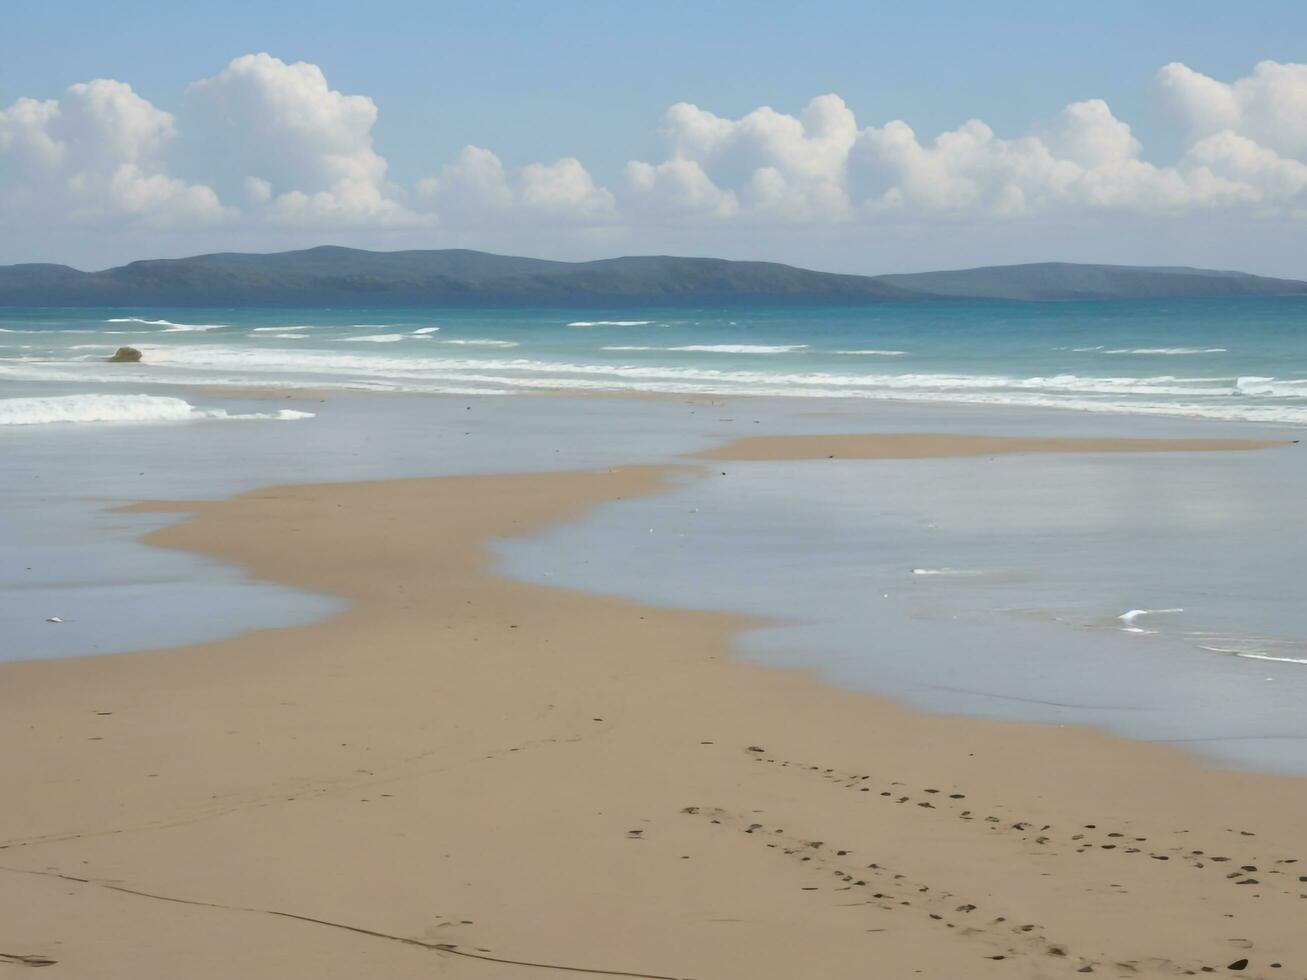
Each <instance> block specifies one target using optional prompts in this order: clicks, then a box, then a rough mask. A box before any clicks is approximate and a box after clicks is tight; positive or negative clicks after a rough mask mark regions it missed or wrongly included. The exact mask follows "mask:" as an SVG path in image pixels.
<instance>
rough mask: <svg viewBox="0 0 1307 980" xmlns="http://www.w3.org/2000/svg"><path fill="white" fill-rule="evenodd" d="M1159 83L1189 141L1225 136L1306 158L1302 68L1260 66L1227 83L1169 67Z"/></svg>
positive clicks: (1306, 69)
mask: <svg viewBox="0 0 1307 980" xmlns="http://www.w3.org/2000/svg"><path fill="white" fill-rule="evenodd" d="M1158 81H1159V83H1160V84H1161V87H1162V91H1163V92H1164V93H1165V94H1166V96H1167V97H1168V98H1169V100H1170V103H1171V105H1172V107H1173V108H1174V109H1175V110H1176V111H1177V112H1178V113H1179V114H1180V115H1181V117H1182V118H1183V119H1184V121H1185V122H1186V123H1187V124H1188V126H1189V129H1190V133H1191V134H1192V136H1193V137H1194V138H1196V139H1201V138H1202V137H1205V136H1212V135H1215V134H1216V133H1220V132H1223V131H1229V132H1233V133H1237V134H1238V135H1240V136H1246V137H1247V138H1248V139H1250V140H1252V141H1254V142H1255V143H1258V144H1260V145H1262V146H1265V147H1267V148H1269V149H1272V150H1274V151H1275V152H1276V153H1279V154H1281V155H1282V156H1289V157H1296V158H1298V159H1300V160H1301V159H1303V158H1304V157H1307V65H1297V64H1288V65H1282V64H1279V63H1278V62H1274V61H1263V62H1261V63H1260V64H1258V65H1257V66H1256V67H1255V68H1254V69H1253V73H1252V74H1251V75H1248V76H1247V77H1245V78H1240V79H1238V80H1237V81H1235V82H1233V83H1230V84H1227V83H1225V82H1219V81H1217V80H1216V79H1214V78H1209V77H1208V76H1206V75H1204V74H1202V73H1200V72H1197V71H1194V70H1193V69H1192V68H1190V67H1188V66H1187V65H1183V64H1181V63H1180V62H1172V63H1171V64H1169V65H1166V66H1165V67H1164V68H1162V70H1161V71H1160V72H1158Z"/></svg>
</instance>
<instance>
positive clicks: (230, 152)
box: [187, 54, 423, 227]
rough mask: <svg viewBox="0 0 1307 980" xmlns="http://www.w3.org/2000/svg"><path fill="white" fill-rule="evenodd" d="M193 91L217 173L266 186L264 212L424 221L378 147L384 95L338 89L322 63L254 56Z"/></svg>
mask: <svg viewBox="0 0 1307 980" xmlns="http://www.w3.org/2000/svg"><path fill="white" fill-rule="evenodd" d="M187 95H188V96H189V98H190V111H191V120H190V121H191V122H192V123H193V125H194V127H195V135H194V141H195V142H194V146H195V147H196V148H197V150H198V154H197V155H200V156H203V157H204V158H205V159H208V160H210V161H214V162H215V163H216V165H217V166H218V167H219V169H220V173H219V174H218V175H217V178H216V179H217V180H219V181H221V180H223V179H226V180H240V181H242V182H243V184H244V187H245V189H246V191H247V193H248V192H249V190H250V189H251V188H258V189H259V190H258V191H257V192H256V193H254V194H253V195H251V196H252V197H254V198H255V199H256V200H257V199H258V198H260V197H261V198H263V200H264V201H266V202H267V211H266V212H265V216H266V217H268V218H271V219H272V220H275V221H280V222H285V223H289V224H305V225H325V226H346V227H348V226H353V225H364V226H378V225H379V226H386V225H404V224H413V223H420V222H421V221H422V220H423V219H422V218H421V216H419V215H417V214H415V213H413V212H412V211H410V210H409V209H407V208H406V207H405V206H404V204H403V202H402V201H401V200H400V194H399V191H398V189H397V188H394V187H392V186H391V185H390V184H388V182H387V180H386V170H387V166H386V160H385V158H384V157H382V156H381V155H380V154H379V153H377V152H376V150H375V149H374V148H373V144H372V127H373V126H374V125H375V124H376V121H377V106H376V103H374V102H373V101H372V100H371V99H370V98H368V97H367V96H364V95H344V94H342V93H341V92H338V91H336V90H334V89H332V88H331V87H330V86H329V85H328V84H327V78H326V76H325V75H324V74H323V72H322V69H321V68H319V67H318V66H317V65H313V64H309V63H307V62H303V61H299V62H296V63H294V64H287V63H286V62H284V61H282V60H281V59H279V58H274V57H272V56H271V55H269V54H247V55H244V56H242V57H239V58H236V59H234V60H233V61H232V62H231V63H230V64H229V65H227V67H226V68H224V69H223V70H222V71H220V72H219V73H218V74H216V75H214V76H213V77H211V78H206V79H203V80H201V81H198V82H195V83H193V84H192V85H191V86H190V87H189V88H188V89H187ZM264 189H266V191H267V193H266V194H264V193H263V190H264Z"/></svg>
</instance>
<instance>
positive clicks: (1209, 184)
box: [0, 54, 1307, 248]
mask: <svg viewBox="0 0 1307 980" xmlns="http://www.w3.org/2000/svg"><path fill="white" fill-rule="evenodd" d="M1157 86H1158V88H1159V90H1160V92H1161V93H1162V95H1163V97H1164V98H1163V102H1164V105H1165V106H1166V107H1167V109H1168V111H1169V112H1170V113H1171V114H1172V116H1173V118H1174V119H1175V120H1177V121H1178V122H1179V124H1180V126H1181V128H1182V129H1183V130H1184V132H1185V134H1186V135H1185V138H1184V140H1183V143H1182V145H1181V146H1180V148H1179V152H1178V153H1176V154H1175V155H1174V156H1173V157H1172V158H1170V159H1166V160H1159V159H1156V158H1153V157H1152V156H1150V154H1149V153H1148V152H1147V150H1148V148H1147V147H1146V146H1145V144H1144V142H1143V141H1142V140H1141V139H1140V137H1139V134H1137V133H1136V132H1135V131H1134V130H1133V129H1132V128H1131V126H1130V124H1129V122H1128V121H1126V120H1125V119H1122V118H1119V117H1117V115H1116V114H1115V113H1114V112H1113V111H1112V108H1111V107H1110V106H1109V105H1108V104H1107V103H1106V102H1105V101H1103V100H1102V99H1096V98H1087V99H1084V100H1082V101H1077V102H1073V103H1071V104H1070V105H1067V106H1066V107H1065V108H1063V109H1062V110H1061V111H1060V112H1058V113H1056V114H1055V115H1054V116H1053V117H1052V118H1049V119H1045V120H1042V121H1035V122H1033V123H1032V124H1031V125H1030V126H1029V127H1028V128H1026V129H1025V130H1024V131H1019V132H1015V133H998V132H995V131H994V129H993V128H991V127H990V126H989V125H988V124H986V123H985V122H983V121H982V120H979V119H971V120H968V121H967V122H965V123H963V124H962V125H960V126H958V127H956V128H954V129H950V130H947V131H945V132H941V133H936V134H925V135H923V134H919V133H918V132H917V131H916V130H914V129H913V127H912V126H910V125H909V124H908V122H906V121H904V120H902V119H894V118H890V119H888V120H884V119H876V120H864V121H862V122H860V121H859V120H858V119H857V118H856V117H855V115H854V111H853V109H852V108H851V107H850V106H849V105H848V104H846V103H845V101H844V100H843V99H842V98H840V97H839V96H838V95H835V94H826V95H820V96H818V97H817V98H814V99H812V100H811V101H810V102H808V103H807V105H806V106H803V107H802V108H801V109H800V110H799V111H797V112H795V113H787V112H783V111H780V110H778V109H775V108H772V107H770V106H762V107H760V108H757V109H753V110H752V111H749V112H746V113H743V114H742V115H740V116H738V117H734V118H732V117H729V116H723V115H719V114H717V113H715V112H713V111H711V110H710V109H707V108H703V107H700V106H698V105H695V104H693V103H691V102H678V103H676V104H674V105H672V106H671V107H670V108H669V109H668V110H667V111H666V113H665V114H664V116H663V118H662V120H661V124H660V125H659V130H660V134H661V137H662V140H663V142H664V147H665V150H664V152H663V153H661V154H658V155H656V156H654V157H653V158H652V159H649V160H630V161H629V162H627V163H626V164H625V166H624V167H622V168H621V169H620V172H618V173H616V174H614V175H613V183H612V189H609V187H607V186H605V182H604V181H602V180H600V179H598V177H597V176H596V175H595V174H594V173H592V172H591V171H590V170H588V169H587V167H586V166H585V164H584V163H583V162H582V160H581V159H580V158H578V157H576V156H563V157H562V158H560V159H557V160H554V161H553V162H545V161H538V162H528V163H525V164H524V165H520V166H510V165H506V164H505V163H504V161H503V160H501V159H500V157H499V156H498V155H497V154H496V153H495V152H493V150H491V149H487V148H484V147H478V146H466V147H464V148H463V149H462V150H461V151H460V152H459V153H458V155H457V156H456V157H455V158H454V159H453V160H451V161H449V162H448V163H445V164H444V165H443V166H442V167H440V168H439V169H438V170H437V171H436V172H434V173H433V174H432V175H431V176H428V177H425V178H423V179H421V180H418V181H416V182H415V183H414V184H412V185H410V186H407V187H406V186H403V185H401V184H400V183H398V182H396V181H395V180H393V179H392V178H391V177H390V174H389V167H388V164H387V160H386V158H385V157H384V156H382V155H381V153H380V152H379V151H378V148H377V147H376V145H375V142H374V131H375V129H376V124H377V120H378V116H379V109H378V106H377V105H376V103H375V102H373V100H372V99H371V98H369V97H367V96H366V95H361V94H346V93H343V92H341V91H338V90H336V89H333V88H332V87H331V85H330V84H329V82H328V79H327V77H326V75H325V74H324V73H323V71H322V69H321V68H320V67H318V66H317V65H313V64H309V63H306V62H296V63H288V62H285V61H282V60H280V59H278V58H276V57H273V56H272V55H269V54H248V55H243V56H241V57H238V58H235V59H234V60H232V61H231V62H230V63H229V64H227V65H226V67H224V68H222V69H221V70H220V71H218V72H217V73H216V74H213V75H211V76H209V77H206V78H202V79H200V80H199V81H196V82H194V83H193V84H191V85H190V86H189V87H188V88H187V89H186V90H185V98H184V100H182V107H181V108H180V109H178V114H177V115H176V116H174V115H173V114H172V113H170V112H167V111H164V110H163V109H160V108H159V107H157V106H156V105H154V104H152V103H151V102H150V101H148V100H147V99H145V98H144V97H142V96H141V95H139V94H138V93H136V92H135V91H133V89H132V87H131V86H130V85H128V84H127V83H125V82H122V81H114V80H110V79H96V80H93V81H89V82H84V83H79V84H76V85H73V86H71V87H70V88H68V89H67V90H66V91H65V92H64V93H63V94H62V95H61V96H59V97H58V98H55V99H47V100H40V99H33V98H19V99H17V100H16V101H14V102H13V103H12V104H10V105H9V106H7V107H3V108H0V226H3V227H6V228H18V227H21V228H23V229H25V230H27V229H42V230H45V231H47V232H50V233H52V234H53V232H54V230H57V229H60V228H63V229H70V230H72V229H76V230H81V229H85V228H100V229H106V230H109V231H116V230H118V229H128V230H130V229H157V230H162V229H169V230H170V233H172V232H176V231H177V230H179V229H180V230H186V229H193V230H202V229H212V228H214V227H215V226H221V227H223V228H226V229H248V230H249V233H250V234H251V235H253V234H258V235H259V236H260V237H261V240H262V239H263V238H264V237H266V240H268V241H270V242H271V241H277V242H291V241H293V242H296V243H298V242H302V241H304V240H306V238H307V237H308V236H309V235H310V234H311V233H316V232H320V231H324V230H333V231H334V230H341V231H343V232H347V233H350V234H352V235H355V236H356V237H362V238H366V240H367V241H368V242H369V243H379V242H382V241H384V240H386V238H385V236H396V237H398V236H400V235H406V236H408V237H407V239H405V241H406V243H413V244H421V243H422V242H424V241H426V240H427V239H426V238H423V237H421V236H424V235H426V234H427V231H426V230H427V229H428V228H431V229H436V228H438V229H440V234H442V235H444V236H445V237H446V238H447V239H448V240H450V241H451V242H453V241H459V240H462V239H465V238H475V239H476V240H478V241H479V242H481V243H483V244H485V243H488V242H489V241H494V242H496V243H499V247H508V248H511V247H514V244H515V243H518V242H522V241H533V240H534V239H533V238H532V236H533V235H534V234H535V232H537V231H539V232H541V233H545V234H546V237H548V236H552V237H549V240H550V241H565V240H571V241H577V242H580V241H590V242H593V241H596V240H598V238H597V237H596V236H601V237H602V236H607V238H606V239H605V240H610V239H611V238H612V237H614V236H622V237H623V238H624V240H625V241H627V242H629V243H630V244H631V245H634V246H635V247H647V246H648V244H649V243H651V242H653V241H659V242H663V243H665V242H669V241H680V242H683V243H685V242H692V243H694V245H695V246H696V247H697V246H698V245H699V244H700V242H707V241H708V240H709V239H708V238H707V237H706V236H709V235H716V236H721V237H720V238H719V239H717V240H721V241H729V240H732V239H729V238H727V237H726V236H728V235H730V234H735V235H736V237H735V238H734V239H733V241H735V242H744V241H747V242H749V243H750V244H751V247H752V243H754V242H756V241H758V240H759V239H758V238H757V236H758V235H759V234H763V233H766V231H767V230H768V229H773V230H774V233H775V234H776V235H778V236H781V235H789V233H790V231H791V230H794V229H799V228H803V229H807V231H806V232H805V234H808V235H811V236H813V238H812V240H814V241H832V242H834V241H850V240H853V239H854V237H856V236H859V235H861V236H863V238H864V239H866V238H867V236H868V235H870V234H874V233H875V230H876V229H880V228H886V227H895V228H905V227H908V226H913V225H915V226H920V227H922V228H928V227H930V226H931V225H932V224H933V223H938V222H949V223H951V224H952V225H953V226H955V227H961V225H962V224H964V223H970V224H972V225H975V226H977V227H979V226H981V225H987V224H988V225H994V224H997V225H1000V226H1002V227H1008V228H1010V227H1012V226H1013V223H1015V222H1024V223H1026V225H1027V226H1029V227H1033V228H1037V227H1040V226H1041V225H1040V222H1041V221H1043V222H1045V225H1044V226H1046V227H1052V226H1053V225H1052V223H1059V222H1060V223H1061V225H1062V226H1065V227H1070V226H1072V225H1073V223H1074V222H1075V221H1077V220H1080V219H1084V218H1087V217H1090V216H1098V217H1104V218H1113V219H1117V220H1120V221H1121V222H1122V223H1123V224H1122V227H1124V222H1126V221H1127V220H1128V221H1131V222H1140V221H1142V222H1154V223H1158V222H1161V223H1163V224H1158V225H1157V226H1158V227H1164V223H1165V222H1170V221H1175V220H1181V219H1186V218H1193V217H1195V216H1224V218H1226V219H1229V220H1231V221H1233V220H1235V219H1236V218H1249V219H1256V220H1258V221H1261V220H1262V219H1266V218H1277V219H1283V220H1285V221H1301V220H1303V219H1304V218H1307V65H1302V64H1280V63H1277V62H1273V61H1264V62H1262V63H1260V64H1258V65H1256V66H1255V67H1254V68H1253V69H1252V71H1251V72H1250V73H1249V74H1248V75H1246V76H1245V77H1243V78H1237V79H1234V80H1232V81H1222V80H1218V79H1215V78H1212V77H1209V76H1207V75H1205V74H1202V73H1201V72H1199V71H1197V70H1195V69H1193V68H1190V67H1188V66H1187V65H1184V64H1182V63H1179V62H1175V63H1172V64H1169V65H1166V66H1164V67H1162V68H1161V69H1160V70H1159V72H1158V75H1157ZM1132 226H1134V227H1137V226H1138V225H1132ZM733 228H738V229H740V230H739V231H738V232H734V233H733V232H731V231H730V229H733ZM680 229H684V230H683V231H681V230H680ZM483 233H484V236H483ZM139 234H141V235H144V234H145V232H144V231H141V232H139ZM196 234H197V235H198V231H196ZM678 234H679V235H681V236H682V237H681V238H680V239H677V238H676V237H675V236H676V235H678ZM567 236H571V238H570V239H568V237H567ZM586 236H590V237H589V238H587V237H586ZM822 236H825V237H822ZM246 240H248V238H247V239H246ZM777 240H778V241H785V240H788V239H787V238H781V237H778V238H777ZM796 240H797V239H796Z"/></svg>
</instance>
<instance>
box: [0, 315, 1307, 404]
mask: <svg viewBox="0 0 1307 980" xmlns="http://www.w3.org/2000/svg"><path fill="white" fill-rule="evenodd" d="M0 330H2V331H4V332H3V333H0V398H4V397H5V396H6V394H9V395H10V396H11V397H12V391H9V392H7V391H6V390H5V387H4V386H5V383H6V382H11V383H12V382H20V381H29V382H44V383H46V384H48V385H49V386H50V387H49V388H48V389H47V390H48V391H49V392H50V393H51V394H57V395H59V396H61V397H63V396H68V395H76V394H94V393H96V392H97V390H98V387H99V386H100V385H102V384H104V383H106V382H110V381H114V382H123V381H127V382H132V383H142V384H143V383H147V382H148V383H155V384H159V383H162V384H185V385H201V384H203V385H259V386H269V385H271V386H287V387H327V388H335V387H341V388H361V389H372V390H392V391H434V392H450V393H458V394H475V393H496V392H512V391H524V390H539V389H562V390H593V389H608V390H631V389H635V390H644V391H655V392H671V393H689V392H700V393H712V394H720V395H744V394H747V395H780V396H808V397H814V398H816V397H852V398H863V399H876V400H885V399H893V400H903V401H913V402H952V403H966V404H995V405H1013V406H1027V407H1064V408H1075V409H1081V410H1088V411H1095V412H1111V413H1134V414H1156V415H1171V416H1179V417H1193V418H1212V419H1224V420H1231V421H1255V422H1271V423H1274V422H1284V423H1288V424H1291V425H1303V424H1307V298H1300V297H1294V298H1238V299H1219V300H1212V299H1202V300H1144V301H1113V302H1064V303H1000V302H948V303H921V304H903V305H900V304H884V305H877V306H867V307H860V308H838V307H835V308H812V307H806V308H785V307H748V306H740V307H730V308H701V309H691V308H685V307H676V308H643V307H633V308H630V309H611V310H603V311H596V310H583V309H570V310H569V309H556V310H548V309H546V310H538V309H537V310H499V311H466V310H459V311H453V310H384V311H381V310H368V309H355V310H340V309H333V310H280V309H279V310H257V309H256V310H249V309H239V310H237V309H150V310H123V309H85V310H49V309H27V310H25V309H17V308H11V309H3V310H0ZM121 345H131V346H134V347H138V348H140V349H141V350H142V351H144V353H145V362H144V363H143V364H141V365H109V364H106V363H105V362H104V359H105V358H106V357H107V356H108V355H109V354H111V353H112V351H113V350H114V349H115V348H116V347H118V346H121ZM60 411H73V412H74V414H75V415H76V413H78V412H80V413H81V417H85V416H87V415H90V416H97V415H99V416H103V417H105V418H113V417H115V414H118V415H122V416H123V417H130V418H140V419H145V418H150V417H159V418H170V417H183V416H184V414H185V410H184V407H182V406H177V405H175V404H174V405H160V404H149V403H137V404H130V403H117V404H109V403H103V402H102V403H99V404H95V405H91V406H89V407H88V406H85V405H82V406H78V405H76V404H74V403H72V402H63V403H60V404H58V405H55V406H50V405H45V406H35V405H10V406H9V407H8V411H7V413H6V410H5V408H4V407H3V405H0V424H3V423H5V422H10V423H13V422H15V421H31V420H40V419H49V420H56V419H58V418H59V416H60ZM170 413H171V414H170ZM26 416H34V417H35V418H27V417H26Z"/></svg>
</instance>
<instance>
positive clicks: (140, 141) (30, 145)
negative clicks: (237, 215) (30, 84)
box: [0, 79, 233, 226]
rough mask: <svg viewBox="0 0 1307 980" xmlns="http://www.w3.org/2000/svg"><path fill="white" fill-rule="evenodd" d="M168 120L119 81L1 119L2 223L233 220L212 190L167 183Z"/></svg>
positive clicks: (25, 105)
mask: <svg viewBox="0 0 1307 980" xmlns="http://www.w3.org/2000/svg"><path fill="white" fill-rule="evenodd" d="M175 137H176V128H175V124H174V119H173V117H172V115H171V114H169V113H167V112H164V111H163V110H161V109H159V108H157V107H156V106H154V105H153V104H151V103H150V102H149V101H148V100H146V99H144V98H142V97H141V96H139V95H138V94H136V92H134V91H133V90H132V87H131V86H130V85H128V84H126V83H124V82H118V81H112V80H109V79H96V80H95V81H91V82H85V83H79V84H77V85H73V86H71V87H70V88H69V89H68V90H67V91H66V92H65V93H64V94H63V96H62V97H61V98H59V99H49V100H45V101H37V100H35V99H27V98H23V99H18V100H17V101H16V102H14V103H13V104H12V105H11V106H9V107H8V108H7V109H4V110H0V204H2V205H3V207H0V223H3V224H10V225H22V224H29V223H39V224H47V223H63V222H69V223H74V224H94V223H98V222H105V221H114V220H127V221H140V222H144V223H147V224H152V225H157V226H166V225H176V224H191V223H200V224H203V223H211V222H215V221H221V220H224V219H226V218H229V217H231V216H232V215H233V212H232V211H231V210H230V209H228V208H225V207H224V206H223V205H222V203H221V202H220V201H219V199H218V195H217V194H216V193H214V191H213V190H212V189H211V188H209V187H207V186H204V185H201V184H195V183H189V182H187V181H185V180H182V179H180V178H177V177H173V176H170V175H169V173H168V168H167V160H166V157H165V151H166V149H167V148H168V146H169V144H171V143H172V141H173V140H174V138H175Z"/></svg>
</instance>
